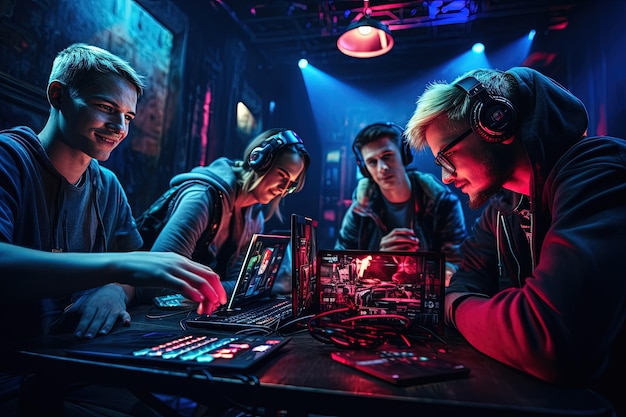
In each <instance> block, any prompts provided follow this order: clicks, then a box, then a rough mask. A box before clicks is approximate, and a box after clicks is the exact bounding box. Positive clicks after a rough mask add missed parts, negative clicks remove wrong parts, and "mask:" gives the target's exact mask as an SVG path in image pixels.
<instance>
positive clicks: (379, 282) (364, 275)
mask: <svg viewBox="0 0 626 417" xmlns="http://www.w3.org/2000/svg"><path fill="white" fill-rule="evenodd" d="M317 263H318V265H317V269H318V273H317V276H318V278H319V299H320V312H325V311H331V310H335V309H339V308H346V307H352V308H355V309H356V310H357V311H358V314H399V315H402V316H405V317H408V318H409V319H410V320H411V325H412V326H414V327H416V326H422V327H426V328H428V329H430V330H432V331H434V332H435V333H436V334H439V335H443V332H444V322H443V313H444V284H445V256H444V254H443V253H434V252H415V253H407V252H370V251H356V250H343V251H340V250H320V251H319V252H318V259H317Z"/></svg>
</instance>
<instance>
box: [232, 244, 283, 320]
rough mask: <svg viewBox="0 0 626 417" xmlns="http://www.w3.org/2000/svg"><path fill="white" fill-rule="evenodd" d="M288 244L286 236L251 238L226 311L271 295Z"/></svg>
mask: <svg viewBox="0 0 626 417" xmlns="http://www.w3.org/2000/svg"><path fill="white" fill-rule="evenodd" d="M288 244H289V236H282V235H269V234H259V233H255V234H254V235H253V236H252V239H251V240H250V244H249V245H248V250H247V252H246V256H245V258H244V260H243V263H242V265H241V270H240V271H239V277H238V279H237V283H236V284H235V289H234V290H233V293H232V295H231V297H230V300H229V302H228V306H227V308H228V309H235V308H240V307H243V306H245V305H246V304H249V303H251V302H252V301H256V300H259V299H262V298H266V297H269V296H270V295H271V292H272V286H273V285H274V281H275V279H276V275H277V274H278V269H279V268H280V263H281V262H282V260H283V257H284V256H285V251H286V250H287V245H288Z"/></svg>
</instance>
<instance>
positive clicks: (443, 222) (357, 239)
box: [335, 171, 467, 263]
mask: <svg viewBox="0 0 626 417" xmlns="http://www.w3.org/2000/svg"><path fill="white" fill-rule="evenodd" d="M407 175H408V176H409V181H410V183H411V190H412V194H413V202H414V205H415V206H414V209H413V221H412V223H413V230H414V231H415V236H417V238H418V239H419V241H420V250H424V251H442V252H444V253H445V254H446V261H447V262H451V263H458V262H460V254H459V246H460V244H461V242H463V240H464V239H465V238H466V237H467V230H466V228H465V217H464V215H463V208H462V207H461V202H460V200H459V198H458V197H457V196H456V195H455V194H454V193H452V191H450V190H449V189H448V188H447V187H446V186H445V185H443V184H442V183H441V181H439V180H438V179H437V178H436V177H435V176H434V175H432V174H429V173H424V172H419V171H408V172H407ZM384 215H385V203H384V201H383V195H382V193H381V192H380V188H379V187H378V185H377V184H376V182H375V181H373V180H371V179H369V178H361V179H360V180H359V182H358V184H357V187H356V189H355V190H354V192H353V194H352V204H351V205H350V207H349V208H348V210H347V211H346V214H345V215H344V217H343V219H342V221H341V229H340V230H339V234H338V237H337V241H336V243H335V249H361V250H373V251H377V250H379V248H380V240H381V239H382V237H383V236H384V235H386V234H387V233H389V232H390V230H388V228H387V226H386V225H385V223H384V221H383V220H382V219H383V218H384Z"/></svg>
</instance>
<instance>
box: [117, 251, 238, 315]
mask: <svg viewBox="0 0 626 417" xmlns="http://www.w3.org/2000/svg"><path fill="white" fill-rule="evenodd" d="M116 256H118V259H117V261H116V263H115V266H116V268H117V269H118V270H117V271H116V274H115V275H116V278H115V280H116V281H117V282H119V283H123V284H129V285H133V286H135V287H162V288H170V289H173V290H176V291H178V292H180V293H182V294H184V295H185V296H186V297H187V298H189V299H190V300H192V301H195V302H197V303H198V309H197V312H198V314H211V313H212V312H213V311H215V310H216V309H217V308H218V307H219V306H220V305H223V304H226V302H227V297H226V291H225V290H224V287H223V286H222V283H221V281H220V277H219V275H218V274H216V273H215V272H213V270H212V269H211V268H209V267H208V266H205V265H202V264H200V263H197V262H194V261H192V260H190V259H188V258H185V257H184V256H182V255H178V254H176V253H173V252H125V253H116Z"/></svg>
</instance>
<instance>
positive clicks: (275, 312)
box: [186, 299, 292, 329]
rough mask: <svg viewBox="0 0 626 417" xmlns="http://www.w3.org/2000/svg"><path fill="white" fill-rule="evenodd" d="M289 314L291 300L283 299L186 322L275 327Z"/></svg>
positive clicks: (205, 325)
mask: <svg viewBox="0 0 626 417" xmlns="http://www.w3.org/2000/svg"><path fill="white" fill-rule="evenodd" d="M291 316H292V303H291V300H290V299H284V300H280V301H277V302H276V303H273V304H265V305H260V306H257V307H254V308H250V309H245V310H243V311H238V312H221V313H217V314H216V313H213V314H212V315H202V316H198V317H195V318H192V319H189V320H187V321H186V324H187V325H188V326H190V327H200V328H219V329H229V328H232V329H241V328H254V327H263V328H275V327H277V326H278V325H279V324H280V323H281V322H282V321H283V320H285V319H289V318H291Z"/></svg>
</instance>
